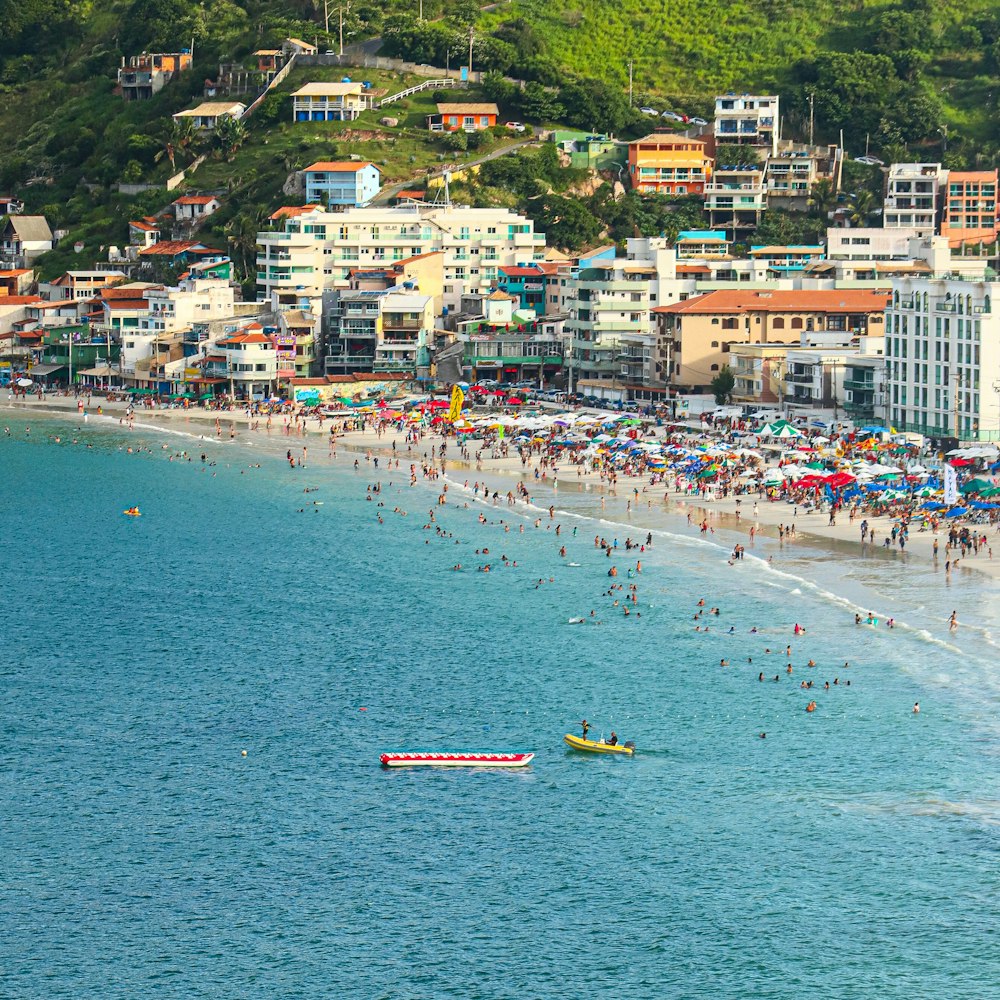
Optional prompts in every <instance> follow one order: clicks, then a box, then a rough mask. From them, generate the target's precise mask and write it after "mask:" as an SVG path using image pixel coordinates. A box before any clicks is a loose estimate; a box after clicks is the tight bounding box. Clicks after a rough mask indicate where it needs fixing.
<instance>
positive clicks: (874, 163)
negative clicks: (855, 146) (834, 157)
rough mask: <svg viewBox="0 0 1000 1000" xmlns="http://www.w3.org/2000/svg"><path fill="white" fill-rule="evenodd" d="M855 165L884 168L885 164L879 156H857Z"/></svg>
mask: <svg viewBox="0 0 1000 1000" xmlns="http://www.w3.org/2000/svg"><path fill="white" fill-rule="evenodd" d="M854 162H855V163H863V164H864V165H865V166H866V167H884V166H885V164H884V163H883V162H882V161H881V160H880V159H879V158H878V157H877V156H855V157H854Z"/></svg>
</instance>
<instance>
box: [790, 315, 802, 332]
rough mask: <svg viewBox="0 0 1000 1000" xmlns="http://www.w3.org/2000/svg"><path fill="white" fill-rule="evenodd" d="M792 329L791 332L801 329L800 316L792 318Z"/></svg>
mask: <svg viewBox="0 0 1000 1000" xmlns="http://www.w3.org/2000/svg"><path fill="white" fill-rule="evenodd" d="M792 329H793V330H801V329H802V317H801V316H793V317H792Z"/></svg>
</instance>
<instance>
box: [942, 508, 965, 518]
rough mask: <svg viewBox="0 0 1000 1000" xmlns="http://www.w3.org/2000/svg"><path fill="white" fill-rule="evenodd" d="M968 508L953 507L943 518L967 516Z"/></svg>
mask: <svg viewBox="0 0 1000 1000" xmlns="http://www.w3.org/2000/svg"><path fill="white" fill-rule="evenodd" d="M968 513H969V511H968V508H966V507H954V508H952V510H949V511H948V513H947V514H945V517H961V516H962V515H963V514H968Z"/></svg>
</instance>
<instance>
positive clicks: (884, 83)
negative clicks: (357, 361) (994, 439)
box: [0, 0, 1000, 281]
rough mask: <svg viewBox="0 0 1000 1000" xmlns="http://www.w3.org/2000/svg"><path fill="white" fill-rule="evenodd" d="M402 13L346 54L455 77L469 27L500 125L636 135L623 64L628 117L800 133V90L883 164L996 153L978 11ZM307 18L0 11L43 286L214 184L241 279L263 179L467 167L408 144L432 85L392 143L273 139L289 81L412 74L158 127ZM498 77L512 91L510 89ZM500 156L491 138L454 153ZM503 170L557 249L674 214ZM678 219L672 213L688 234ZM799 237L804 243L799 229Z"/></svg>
mask: <svg viewBox="0 0 1000 1000" xmlns="http://www.w3.org/2000/svg"><path fill="white" fill-rule="evenodd" d="M418 4H419V0H389V2H387V3H378V4H376V3H375V2H374V0H366V2H355V3H353V4H352V5H351V8H350V10H349V11H348V12H347V15H346V17H345V25H344V31H345V41H347V42H351V41H358V40H362V39H364V38H367V37H371V36H374V35H379V36H381V38H382V51H383V52H385V53H386V54H395V55H400V56H405V57H407V58H411V59H415V60H417V61H426V62H431V63H432V64H437V65H442V64H444V63H445V62H448V63H449V64H450V65H451V66H452V67H456V66H457V65H459V64H460V63H462V62H464V61H465V60H466V59H467V52H468V37H469V28H470V26H472V25H474V26H475V40H474V55H473V57H474V62H475V66H476V68H478V69H485V70H489V71H490V72H489V74H488V76H487V79H486V80H485V81H484V83H483V85H482V87H481V89H480V90H471V89H470V90H463V91H461V92H460V93H461V97H460V98H459V99H471V100H475V99H477V98H478V99H482V98H486V99H489V100H495V101H497V103H498V104H500V107H501V115H502V117H510V118H516V119H519V120H522V121H527V122H531V123H533V124H534V123H546V124H553V123H557V122H560V123H567V124H570V125H575V126H577V127H580V128H584V129H597V130H602V131H611V132H614V133H616V134H618V135H620V136H623V137H626V138H629V137H635V136H638V135H641V134H644V132H646V131H648V130H649V128H650V123H649V121H648V119H645V118H643V117H642V116H641V115H639V114H638V112H637V111H636V109H635V107H630V106H629V103H628V95H627V78H628V62H629V60H630V59H632V60H633V62H634V81H635V94H634V97H635V100H634V105H636V106H638V105H639V104H641V103H642V102H643V101H645V100H650V101H651V102H653V103H654V104H655V105H656V106H658V107H661V108H663V107H671V108H674V109H675V110H681V111H685V112H688V113H700V114H702V115H703V116H705V117H706V118H707V117H709V114H710V109H711V106H712V100H713V98H714V96H715V94H716V93H719V92H723V91H725V90H727V89H733V90H736V91H740V92H742V91H757V92H772V91H775V92H778V93H780V94H781V95H782V99H783V119H784V133H785V134H786V135H796V136H798V137H803V136H804V135H805V133H806V130H807V121H808V106H809V98H810V95H812V96H813V98H814V110H815V122H816V138H817V140H835V139H836V138H837V137H838V135H839V133H840V131H841V130H843V132H844V135H845V139H846V142H847V146H848V149H849V150H851V151H852V152H855V153H856V152H860V151H862V150H863V148H864V146H865V143H866V141H868V142H870V146H871V150H872V151H873V152H876V153H877V154H878V155H880V156H881V157H882V159H884V160H886V161H887V162H888V161H890V160H892V159H900V158H906V157H908V158H920V159H925V158H926V159H937V158H942V157H943V159H944V160H945V162H946V163H947V164H949V165H951V166H955V167H962V166H975V165H980V164H982V165H992V164H993V163H995V162H996V161H997V158H998V151H1000V125H998V116H997V113H996V111H997V101H998V98H1000V11H997V10H996V9H995V8H994V5H993V4H990V3H987V2H986V0H966V2H965V3H964V4H961V5H960V4H959V3H958V2H957V0H847V2H843V3H840V2H837V3H835V2H834V0H752V2H751V0H699V2H698V3H695V2H693V0H671V2H670V3H669V4H668V3H667V2H666V0H653V2H652V3H650V2H648V0H643V2H642V3H639V2H638V0H617V2H615V3H614V4H612V3H609V2H608V0H579V2H577V0H552V2H549V3H545V4H543V3H541V2H539V0H513V2H512V3H508V4H502V5H501V6H499V7H497V8H496V9H494V10H492V11H489V12H486V13H483V12H480V10H479V6H478V4H477V3H476V2H475V0H447V3H443V2H442V0H426V2H424V4H423V13H424V16H425V18H427V20H425V21H423V22H421V21H420V20H419V19H418V18H417V16H416V15H417V10H418ZM323 10H324V8H323V4H322V3H320V2H319V0H285V2H283V3H270V2H268V3H265V2H264V0H242V2H240V3H237V2H236V0H203V2H202V3H200V4H195V3H193V2H192V0H130V2H129V0H119V2H112V3H102V4H101V5H97V4H95V3H93V2H92V0H20V2H17V3H15V2H14V0H0V129H2V130H3V135H4V137H5V142H4V144H3V146H2V147H0V193H4V194H6V193H17V194H20V195H21V196H22V197H23V198H24V199H25V201H26V203H27V210H28V211H30V212H41V213H44V214H45V215H46V216H47V217H48V219H49V220H50V222H51V223H52V225H53V227H54V228H60V229H65V230H67V231H68V234H69V235H68V238H67V239H66V240H65V241H64V242H63V243H62V244H61V248H60V249H59V250H57V251H55V252H53V253H52V254H51V255H49V256H48V257H47V258H45V259H43V262H42V275H43V277H51V276H52V275H53V274H55V273H57V272H58V271H59V270H61V269H64V268H66V267H67V266H71V265H72V264H73V263H77V264H78V265H79V264H81V263H84V262H86V263H89V262H90V261H91V260H93V259H95V258H97V257H101V256H103V255H104V251H105V250H106V247H107V246H108V245H109V244H118V245H121V244H123V243H124V242H126V240H127V222H128V220H129V219H130V218H135V217H136V216H139V215H143V214H148V213H150V212H152V211H156V210H159V209H162V208H164V207H165V206H167V205H168V204H169V203H170V202H171V201H172V200H173V199H174V198H175V197H177V196H178V195H179V194H182V193H184V191H185V190H188V191H190V190H201V191H219V192H221V193H222V196H223V200H224V208H223V209H222V210H221V211H220V212H219V213H217V214H216V215H215V216H213V217H212V218H211V219H210V220H209V222H208V224H207V225H206V226H205V227H204V228H203V229H202V230H200V233H199V235H200V238H202V239H204V240H205V241H206V242H211V243H212V244H213V245H217V246H220V247H225V246H228V248H229V249H230V250H231V251H232V253H233V256H234V258H235V259H236V261H237V265H238V268H239V270H240V273H241V277H242V278H243V279H244V280H247V281H250V280H252V272H253V242H254V234H255V233H256V231H257V230H258V229H259V228H260V227H261V226H262V224H263V223H264V222H265V221H266V217H267V215H268V214H270V212H271V211H273V209H274V208H275V207H277V206H278V205H280V204H282V203H284V202H285V201H287V200H289V199H288V198H286V197H285V196H284V195H282V186H283V185H284V183H285V181H286V178H287V177H288V175H289V174H290V173H291V172H292V171H294V170H297V169H301V168H302V167H305V166H307V165H308V164H309V163H311V162H313V161H314V160H317V159H331V158H335V157H346V156H348V155H358V156H361V157H362V158H364V159H371V160H373V161H374V162H376V163H377V164H378V165H379V166H380V168H381V169H382V171H383V183H385V184H391V183H393V182H394V181H411V180H413V181H415V182H417V183H418V184H419V178H420V177H421V176H422V175H423V174H424V173H426V172H428V171H430V170H432V169H437V168H440V167H441V166H442V165H443V164H445V163H448V162H459V163H461V162H463V161H464V160H466V159H467V158H469V157H471V156H473V155H478V154H479V152H480V149H479V148H477V149H476V150H475V152H473V151H472V150H463V149H460V148H457V147H460V146H461V145H462V144H463V141H464V137H463V136H460V137H442V136H433V135H430V134H428V133H427V131H426V129H425V116H426V115H427V114H429V113H431V112H432V111H433V110H434V104H435V102H436V101H438V100H441V99H442V98H443V97H446V95H445V94H444V93H442V92H440V91H437V92H434V91H431V92H424V93H422V94H419V95H415V96H413V97H411V98H409V99H407V100H405V101H403V102H400V103H398V104H395V105H392V106H391V107H390V108H387V109H386V111H385V112H384V114H387V115H390V116H392V117H398V118H399V119H400V122H399V125H398V126H397V127H395V128H386V127H383V126H380V125H379V124H378V119H379V117H381V116H382V114H383V113H380V112H377V111H376V112H369V113H366V114H365V115H364V116H363V117H362V119H360V120H359V121H358V122H355V123H335V122H329V123H302V124H297V123H295V124H293V123H292V122H291V107H290V100H289V97H288V95H289V94H290V92H291V91H292V90H293V89H295V88H296V87H297V86H298V85H300V84H301V83H302V82H305V81H306V80H321V79H339V78H340V76H341V75H343V74H345V73H346V74H349V75H352V76H353V77H354V78H356V79H363V80H369V81H371V83H372V84H373V85H374V86H376V87H380V88H383V89H385V90H386V91H388V92H390V93H391V92H395V91H397V90H399V89H403V88H405V87H406V86H408V85H409V84H411V83H412V82H415V80H416V78H408V77H405V76H402V75H400V74H387V73H376V72H372V71H368V70H358V71H351V70H349V69H340V68H335V67H330V68H319V67H317V68H314V69H308V70H307V69H304V68H299V69H297V70H296V72H295V73H293V74H292V76H291V77H290V78H289V80H287V81H285V83H284V85H283V86H282V87H281V90H280V92H279V93H277V94H275V95H273V96H271V97H269V98H268V99H267V101H266V102H265V104H264V106H263V107H262V108H261V109H260V110H259V111H258V112H257V114H255V115H254V116H253V117H252V118H251V119H250V120H249V121H248V122H247V124H246V128H245V129H244V128H237V127H234V128H229V129H227V130H224V131H223V133H222V134H220V135H219V136H216V137H214V138H211V139H208V140H198V139H196V138H195V137H193V136H191V135H190V134H188V133H186V132H184V131H183V130H177V129H176V128H174V126H173V123H172V121H171V118H170V116H171V114H173V113H174V112H176V111H179V110H181V109H183V108H185V107H191V106H193V105H194V104H195V103H197V102H198V101H199V100H201V99H202V97H201V95H202V88H203V83H204V80H205V79H207V78H211V79H214V78H215V77H216V76H217V73H218V66H219V63H220V62H226V63H235V64H239V65H242V66H244V67H246V68H252V67H254V66H255V61H254V59H253V57H252V52H253V50H254V49H256V48H259V47H262V46H264V47H270V46H273V45H276V44H280V41H281V40H282V39H283V38H284V37H287V36H293V37H300V38H306V39H308V40H310V41H314V42H315V43H316V44H317V45H318V46H319V47H320V49H321V50H322V49H326V48H333V49H336V48H337V45H338V42H339V39H338V31H339V23H338V12H339V8H335V7H331V8H330V12H331V15H330V16H331V19H330V31H329V32H327V31H325V30H324V27H323ZM192 43H193V45H194V57H195V63H194V68H193V70H192V71H191V72H189V73H185V74H182V75H181V76H179V77H178V78H176V79H175V80H174V81H172V82H171V83H170V85H169V86H168V87H167V88H165V89H164V90H163V91H162V92H161V93H159V94H158V95H157V96H156V97H155V98H153V99H152V100H150V101H145V102H136V103H125V102H123V101H122V100H121V98H120V97H118V96H117V95H115V94H114V92H113V90H114V85H115V78H116V70H117V67H118V65H119V63H120V61H121V59H122V57H123V56H127V55H135V54H138V53H140V52H142V51H177V50H178V49H180V48H184V47H189V46H191V45H192ZM504 74H506V75H509V76H515V77H519V78H521V79H525V80H528V81H529V82H528V85H527V86H526V87H524V88H523V89H520V88H518V87H516V86H513V85H511V84H510V83H508V82H506V81H505V80H504V78H503V77H504ZM240 97H243V95H234V99H239V98H240ZM509 140H510V137H508V136H506V135H503V136H501V135H494V136H489V137H486V138H485V139H478V138H477V139H476V140H475V141H474V142H473V143H471V144H470V145H475V146H477V147H479V146H481V145H482V144H489V145H496V144H499V143H502V142H505V141H509ZM202 152H205V153H208V159H207V160H206V162H205V163H204V164H203V165H202V166H201V167H200V169H199V170H198V171H197V172H196V173H194V174H193V175H192V176H191V177H190V178H189V179H188V181H187V182H186V184H185V186H184V187H182V188H180V189H179V190H178V191H176V192H171V193H169V194H168V193H167V192H166V191H165V189H164V188H163V187H162V186H161V185H163V184H164V182H165V180H166V178H167V177H168V176H169V175H170V174H172V173H173V172H174V169H175V168H180V167H183V166H186V165H187V164H189V163H190V162H191V161H192V160H193V159H194V158H195V156H196V155H198V154H199V153H202ZM171 156H172V158H173V162H171ZM518 158H520V157H518ZM529 162H530V161H529ZM851 166H852V167H853V166H854V165H853V164H852V165H851ZM536 167H537V168H538V169H542V167H541V166H539V165H538V164H536ZM502 169H506V168H502V167H500V166H496V165H491V166H490V169H489V170H488V171H486V173H485V176H484V177H483V179H482V181H481V182H474V183H473V187H472V188H470V191H469V194H470V197H474V198H475V200H477V201H478V202H483V201H488V200H491V199H492V200H493V201H495V202H499V203H510V204H516V205H517V206H518V207H521V208H524V209H525V210H527V211H529V212H530V213H531V214H532V215H533V216H534V217H535V219H536V221H537V222H538V223H539V224H540V227H541V228H545V229H547V230H548V231H549V233H550V235H551V236H552V237H553V240H554V242H556V243H559V242H562V243H563V244H564V245H565V246H566V247H572V246H577V245H580V244H581V242H586V239H587V235H588V233H591V235H592V234H593V233H607V234H610V235H611V236H612V237H613V238H615V239H622V238H624V237H625V236H627V235H634V234H638V233H646V234H651V233H658V232H661V231H670V229H671V224H670V221H669V219H667V218H666V216H665V215H664V213H665V212H666V213H667V214H669V212H670V210H671V208H676V207H677V206H670V205H669V203H666V202H665V201H663V200H662V199H659V200H647V199H641V198H638V197H636V196H634V195H629V196H628V197H627V198H626V199H623V200H621V201H618V202H614V201H613V200H609V199H608V195H607V192H603V193H602V192H598V194H596V195H590V194H588V195H587V199H589V200H585V201H584V202H581V204H582V205H583V208H584V210H585V211H586V212H587V213H588V214H589V221H585V220H584V219H583V217H582V216H581V215H580V212H579V211H578V210H577V208H575V207H571V204H572V203H574V202H575V201H577V200H578V199H576V198H575V197H566V194H565V191H566V190H567V185H569V184H571V183H572V179H571V178H569V177H564V178H563V179H562V180H557V179H556V178H555V177H553V176H549V175H547V174H546V175H545V176H544V177H541V179H542V181H543V182H544V183H545V190H544V191H538V190H530V191H529V190H528V189H527V187H525V185H521V186H520V187H515V186H513V182H511V183H507V182H503V181H500V182H498V181H497V180H496V178H497V177H498V176H499V173H498V172H500V171H502ZM545 169H546V170H547V169H548V168H547V167H546V168H545ZM540 176H541V175H540ZM546 177H547V180H546V179H545V178H546ZM529 180H530V178H529ZM535 180H536V181H538V180H539V178H537V177H536V178H535ZM879 181H880V175H879V174H878V172H877V171H869V172H868V175H867V176H865V175H862V174H857V175H856V176H854V175H852V176H849V177H848V178H847V184H848V185H849V186H848V188H847V190H848V191H856V190H858V189H860V188H861V187H863V186H867V187H869V188H870V189H872V190H873V192H874V193H876V194H877V189H878V186H879ZM123 182H124V183H130V184H135V183H140V184H150V185H154V186H155V187H154V189H153V190H150V191H147V192H144V193H143V194H140V195H138V196H132V197H127V196H124V195H122V194H119V193H118V192H117V190H116V188H117V185H118V184H120V183H123ZM525 184H527V181H526V182H525ZM555 199H560V200H555ZM595 199H597V200H595ZM647 201H648V204H647ZM681 207H682V209H683V211H682V212H681V213H680V214H679V215H677V219H687V218H688V215H689V214H690V213H689V211H688V207H685V206H681ZM769 214H770V213H769ZM675 221H676V220H675ZM694 221H696V220H694ZM684 224H685V225H686V224H688V223H687V222H685V223H684ZM768 225H769V226H771V227H772V228H773V229H774V230H775V236H776V237H777V236H778V235H781V234H792V233H793V231H801V235H803V236H804V235H806V231H805V229H804V227H806V226H807V223H806V222H801V223H799V222H796V221H795V220H791V221H788V220H785V221H781V219H780V218H779V217H778V216H774V219H773V220H772V221H771V222H768ZM595 226H596V229H595ZM808 226H809V227H810V228H809V229H808V232H812V231H813V230H815V229H816V228H817V227H816V225H815V220H814V222H813V223H809V224H808ZM591 231H593V233H592V232H591ZM560 234H564V235H563V236H560ZM77 240H79V241H81V242H83V243H84V246H85V249H84V252H83V253H82V254H81V255H80V256H79V257H76V256H74V255H73V254H72V252H70V251H67V250H66V249H65V248H66V247H70V246H72V244H73V243H74V242H75V241H77Z"/></svg>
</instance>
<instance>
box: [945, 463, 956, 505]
mask: <svg viewBox="0 0 1000 1000" xmlns="http://www.w3.org/2000/svg"><path fill="white" fill-rule="evenodd" d="M944 502H945V503H958V476H957V475H955V469H954V468H953V467H952V466H950V465H945V467H944Z"/></svg>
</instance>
